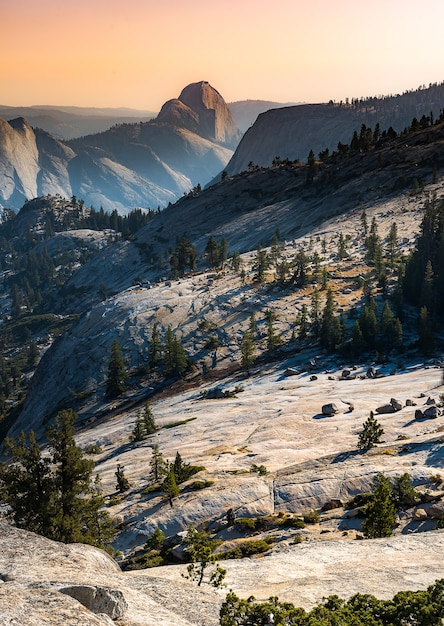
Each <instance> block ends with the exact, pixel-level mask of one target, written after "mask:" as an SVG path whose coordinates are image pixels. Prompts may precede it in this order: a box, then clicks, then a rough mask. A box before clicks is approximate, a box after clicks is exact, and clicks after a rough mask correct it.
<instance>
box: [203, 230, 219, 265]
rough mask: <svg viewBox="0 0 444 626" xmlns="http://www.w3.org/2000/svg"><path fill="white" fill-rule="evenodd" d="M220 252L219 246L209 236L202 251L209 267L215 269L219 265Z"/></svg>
mask: <svg viewBox="0 0 444 626" xmlns="http://www.w3.org/2000/svg"><path fill="white" fill-rule="evenodd" d="M220 252H221V250H220V246H219V244H218V243H217V241H216V240H215V238H214V237H213V235H211V236H210V238H209V239H208V241H207V245H206V246H205V250H204V254H205V256H206V257H207V259H208V264H209V266H210V267H216V266H217V265H219V261H220Z"/></svg>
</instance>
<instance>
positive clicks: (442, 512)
mask: <svg viewBox="0 0 444 626" xmlns="http://www.w3.org/2000/svg"><path fill="white" fill-rule="evenodd" d="M427 516H428V517H430V518H431V519H443V518H444V502H437V503H436V504H432V505H431V506H429V508H428V509H427Z"/></svg>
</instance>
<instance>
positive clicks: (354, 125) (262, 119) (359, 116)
mask: <svg viewBox="0 0 444 626" xmlns="http://www.w3.org/2000/svg"><path fill="white" fill-rule="evenodd" d="M443 107H444V84H439V85H431V86H430V87H429V88H427V89H423V88H421V89H417V90H416V91H409V92H406V93H404V94H402V95H397V96H387V97H378V98H364V99H361V100H356V101H353V102H352V103H348V102H347V103H342V102H340V103H333V102H330V103H329V104H307V105H299V106H291V107H284V108H279V109H272V110H269V111H266V112H265V113H262V114H261V115H259V117H258V118H257V120H256V122H255V123H254V124H253V126H252V127H251V128H250V129H249V130H248V131H247V132H246V133H245V135H244V136H243V138H242V140H241V142H240V144H239V146H238V147H237V149H236V152H235V154H234V155H233V158H232V159H231V161H230V162H229V164H228V165H227V167H226V170H227V172H228V173H229V174H236V173H239V172H242V171H245V170H246V169H247V168H248V165H249V163H250V162H253V163H254V164H256V165H261V166H269V165H271V163H272V161H273V159H274V158H275V157H276V156H279V157H280V158H281V159H286V158H288V159H290V160H295V159H300V160H301V161H303V162H306V161H307V156H308V153H309V152H310V150H313V151H314V153H315V155H318V153H319V152H320V151H321V150H325V149H326V148H328V149H329V150H330V152H331V151H333V150H336V148H337V145H338V142H341V143H345V144H349V143H350V140H351V138H352V135H353V132H354V131H355V130H356V131H357V132H358V133H359V132H360V129H361V125H362V124H365V125H366V126H368V127H370V128H372V129H373V128H374V127H375V126H376V124H377V123H378V124H379V125H380V129H381V131H382V130H384V129H385V130H387V129H388V128H389V127H390V126H392V127H393V128H394V130H396V131H397V132H400V131H402V130H403V129H404V128H405V127H408V126H410V124H411V122H412V119H413V118H414V117H416V118H417V119H418V120H419V119H420V118H421V117H422V116H426V117H427V116H435V118H436V117H437V116H439V114H440V112H441V110H442V109H443Z"/></svg>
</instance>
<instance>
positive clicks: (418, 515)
mask: <svg viewBox="0 0 444 626" xmlns="http://www.w3.org/2000/svg"><path fill="white" fill-rule="evenodd" d="M413 517H414V519H415V520H417V521H419V522H423V521H424V520H426V519H427V511H426V510H425V509H416V511H415V513H414V515H413Z"/></svg>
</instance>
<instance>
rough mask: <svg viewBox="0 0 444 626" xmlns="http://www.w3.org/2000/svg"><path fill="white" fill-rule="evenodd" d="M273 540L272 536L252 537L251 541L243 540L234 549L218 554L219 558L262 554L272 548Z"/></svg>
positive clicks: (240, 557) (236, 557) (238, 557)
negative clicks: (265, 537) (264, 537)
mask: <svg viewBox="0 0 444 626" xmlns="http://www.w3.org/2000/svg"><path fill="white" fill-rule="evenodd" d="M272 542H273V539H272V538H267V539H254V540H253V539H252V540H250V541H243V542H242V543H239V544H238V545H237V546H236V547H235V548H233V549H232V550H228V551H227V552H223V553H222V554H220V555H218V558H219V559H223V560H226V559H243V558H246V557H249V556H253V555H254V554H262V553H264V552H267V551H268V550H269V549H270V544H271V543H272Z"/></svg>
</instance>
